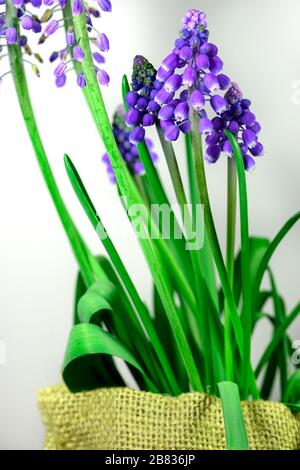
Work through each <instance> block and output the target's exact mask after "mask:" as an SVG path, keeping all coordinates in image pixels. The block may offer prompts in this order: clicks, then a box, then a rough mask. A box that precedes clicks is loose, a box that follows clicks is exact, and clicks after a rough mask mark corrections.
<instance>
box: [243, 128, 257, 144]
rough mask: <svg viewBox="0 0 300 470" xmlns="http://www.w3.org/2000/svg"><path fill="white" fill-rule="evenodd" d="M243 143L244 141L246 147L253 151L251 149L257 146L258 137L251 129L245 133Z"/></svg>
mask: <svg viewBox="0 0 300 470" xmlns="http://www.w3.org/2000/svg"><path fill="white" fill-rule="evenodd" d="M243 141H244V143H245V145H246V146H247V147H248V148H249V149H251V148H253V147H255V146H256V142H257V136H256V134H255V133H254V132H253V131H251V130H250V129H246V130H244V131H243Z"/></svg>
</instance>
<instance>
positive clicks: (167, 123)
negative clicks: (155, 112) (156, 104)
mask: <svg viewBox="0 0 300 470" xmlns="http://www.w3.org/2000/svg"><path fill="white" fill-rule="evenodd" d="M159 125H160V127H161V128H162V129H163V130H164V131H166V130H167V129H169V127H170V126H173V125H174V123H173V122H172V121H159Z"/></svg>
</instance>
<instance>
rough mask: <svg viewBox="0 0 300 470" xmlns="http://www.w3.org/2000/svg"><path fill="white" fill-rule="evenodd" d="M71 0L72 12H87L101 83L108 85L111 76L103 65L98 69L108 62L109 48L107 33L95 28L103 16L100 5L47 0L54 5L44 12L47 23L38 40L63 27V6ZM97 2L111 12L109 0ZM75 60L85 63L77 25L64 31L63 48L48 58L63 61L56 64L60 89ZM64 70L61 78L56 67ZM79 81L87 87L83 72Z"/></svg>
mask: <svg viewBox="0 0 300 470" xmlns="http://www.w3.org/2000/svg"><path fill="white" fill-rule="evenodd" d="M16 1H20V0H16ZM30 1H34V2H36V1H39V0H30ZM68 2H71V5H72V13H73V15H75V16H79V15H81V14H82V13H83V12H84V14H85V17H86V24H87V30H88V33H89V35H90V40H91V47H92V49H95V50H93V58H94V65H95V71H96V73H97V77H98V81H99V83H100V85H102V86H107V85H108V84H109V81H110V78H109V75H108V73H107V72H106V71H105V70H103V68H101V69H99V67H98V64H104V63H105V57H104V55H103V53H105V52H107V51H108V50H109V47H110V45H109V39H108V38H107V36H106V35H105V34H104V33H103V32H98V31H97V30H96V28H95V27H94V19H97V18H99V17H100V11H99V9H98V8H95V7H94V6H90V5H89V4H87V3H86V2H84V1H83V0H44V4H46V5H49V6H51V8H50V9H48V10H46V12H45V13H44V15H43V21H42V23H45V26H44V28H43V32H42V35H41V37H40V41H39V42H40V43H43V42H45V41H46V40H47V39H48V38H49V37H50V36H52V35H54V34H56V32H57V31H58V30H59V29H60V27H61V26H62V24H63V17H62V9H64V8H65V7H66V6H67V5H68ZM97 3H98V5H99V8H100V9H101V10H102V11H104V12H111V11H112V5H111V2H110V0H97ZM58 7H60V8H58ZM54 16H55V17H54ZM99 51H100V52H99ZM72 59H74V60H76V61H77V62H82V61H83V60H84V52H83V51H82V49H81V47H80V44H79V43H78V41H77V38H76V35H75V31H74V28H73V27H72V26H69V28H68V30H67V31H66V34H65V44H63V47H62V48H61V49H60V50H55V51H53V52H52V53H51V54H50V57H49V62H51V63H53V62H56V61H57V60H60V64H59V66H56V67H55V69H54V77H55V84H56V86H57V87H59V88H60V87H63V86H64V85H65V84H66V81H67V72H68V70H69V69H70V68H69V67H70V64H71V62H72ZM62 69H64V72H63V74H61V75H60V76H59V77H58V76H57V70H62ZM77 84H78V86H79V87H81V88H83V87H85V86H86V80H85V77H84V75H83V74H82V73H80V74H79V76H78V77H77Z"/></svg>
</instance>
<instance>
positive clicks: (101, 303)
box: [77, 280, 117, 325]
mask: <svg viewBox="0 0 300 470" xmlns="http://www.w3.org/2000/svg"><path fill="white" fill-rule="evenodd" d="M116 294H117V289H116V287H115V286H114V285H113V284H112V283H111V282H110V281H108V280H107V281H96V282H95V283H94V284H93V285H92V286H91V287H90V288H89V289H88V290H87V291H86V293H85V294H84V295H83V296H82V297H81V298H80V300H79V302H78V306H77V308H78V316H79V319H80V322H81V323H93V324H95V325H99V324H100V322H101V321H102V320H103V315H104V314H106V313H112V312H113V307H112V304H113V302H114V301H115V298H116Z"/></svg>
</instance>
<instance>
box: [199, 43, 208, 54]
mask: <svg viewBox="0 0 300 470" xmlns="http://www.w3.org/2000/svg"><path fill="white" fill-rule="evenodd" d="M209 51H210V46H209V44H208V42H204V43H203V44H202V45H201V46H200V52H201V54H209Z"/></svg>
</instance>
